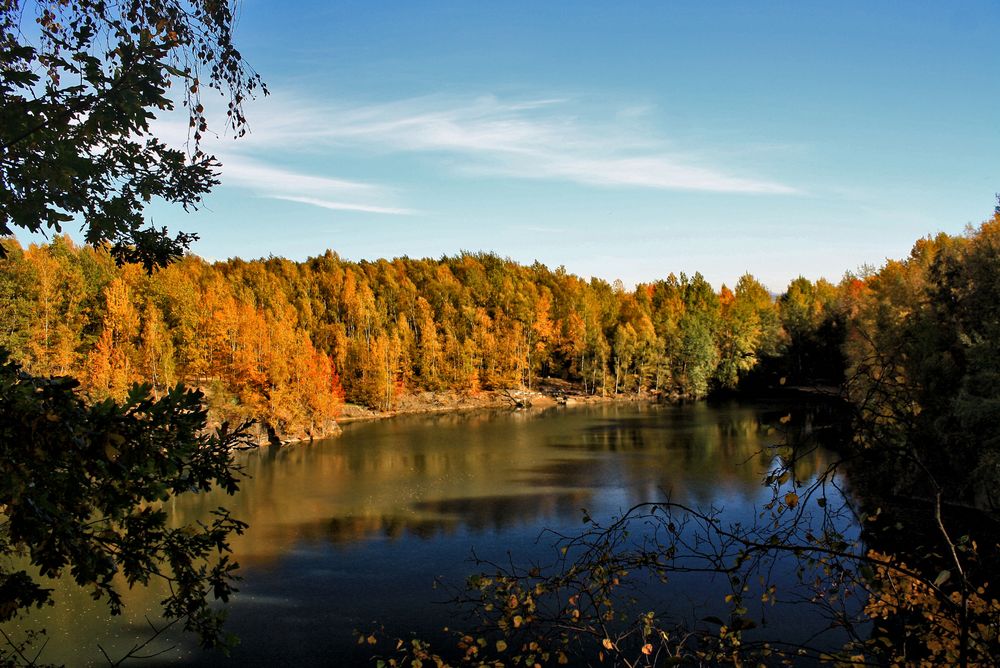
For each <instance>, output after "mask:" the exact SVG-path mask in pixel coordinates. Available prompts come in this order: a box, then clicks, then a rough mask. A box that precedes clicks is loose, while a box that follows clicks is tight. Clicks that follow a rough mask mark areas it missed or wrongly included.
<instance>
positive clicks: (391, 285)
mask: <svg viewBox="0 0 1000 668" xmlns="http://www.w3.org/2000/svg"><path fill="white" fill-rule="evenodd" d="M3 243H4V246H5V248H6V249H7V257H6V259H4V260H2V261H0V310H2V311H3V312H4V313H5V314H6V317H5V324H4V327H3V331H2V332H0V347H4V348H6V349H8V350H10V351H11V354H12V356H13V358H14V359H15V360H17V361H18V362H19V363H21V364H22V365H23V366H24V368H25V369H26V370H27V371H28V372H30V373H32V374H35V375H73V376H75V377H78V378H80V379H81V380H82V382H83V384H84V387H85V388H86V389H87V390H88V392H89V393H90V394H91V396H92V397H94V398H95V399H102V398H106V397H111V398H117V399H120V398H122V397H124V396H125V394H126V393H127V391H128V389H129V387H130V386H131V385H132V383H135V382H143V383H149V384H150V385H151V386H152V388H153V391H154V392H157V393H162V392H163V391H165V390H166V388H168V387H171V386H172V385H173V384H175V383H177V382H179V381H182V382H184V383H187V384H189V385H194V386H198V387H202V388H204V389H205V390H206V391H207V394H208V396H209V397H210V400H211V401H212V407H213V408H214V409H215V410H216V412H217V413H219V414H220V415H221V416H225V417H254V418H260V419H262V420H265V421H267V422H269V423H271V424H273V425H274V426H275V427H276V428H279V429H281V430H283V431H286V432H289V431H300V432H303V431H304V432H306V433H309V434H322V433H323V432H324V429H325V426H326V425H328V424H329V422H330V421H331V420H332V419H333V418H335V416H336V415H337V411H338V406H339V403H340V401H341V400H342V399H346V400H347V401H350V402H354V403H359V404H363V405H365V406H368V407H371V408H373V409H377V410H391V409H393V408H394V406H395V405H396V402H397V401H398V399H399V397H400V396H402V395H403V394H405V393H413V392H421V391H456V392H461V393H477V392H480V391H484V390H503V389H512V388H528V389H532V388H534V387H536V386H537V384H538V382H539V381H540V380H541V379H544V378H547V377H557V378H561V379H564V380H568V381H571V382H574V383H576V384H578V385H579V387H580V388H581V389H582V391H584V392H586V393H589V394H600V395H649V394H656V395H662V396H669V397H702V396H705V395H706V394H708V393H709V392H710V391H713V390H728V389H733V388H736V387H737V385H738V384H739V383H740V381H741V380H742V379H745V378H747V377H748V376H750V375H752V374H753V373H754V372H755V370H759V369H760V368H761V367H762V364H761V363H762V361H764V360H772V363H771V365H770V366H769V367H768V368H769V369H770V370H771V371H772V372H773V374H778V375H782V376H783V377H787V379H789V380H797V379H802V378H805V377H806V376H807V375H808V374H809V373H811V372H813V371H816V370H817V369H821V367H822V364H820V362H819V361H818V360H817V359H815V358H817V356H818V355H819V353H818V352H817V351H818V350H819V349H820V348H821V347H822V346H821V345H820V344H819V343H818V341H819V339H818V338H817V337H820V338H821V337H822V332H823V328H824V327H827V328H829V327H831V323H833V325H832V326H833V328H834V329H836V326H837V319H838V317H839V316H838V308H839V300H840V299H841V296H842V294H843V293H844V288H842V287H841V286H835V285H833V284H831V283H829V282H827V281H824V280H820V281H817V282H815V283H813V282H811V281H809V280H807V279H804V278H799V279H796V280H795V281H793V282H792V283H791V285H789V287H788V290H787V291H786V292H785V293H784V294H783V295H782V296H780V297H779V298H777V299H776V298H774V297H773V296H772V295H771V294H770V293H769V292H768V290H767V289H766V288H765V287H764V286H763V285H762V284H761V283H760V282H759V281H758V280H756V279H755V278H754V277H753V276H751V275H749V274H747V275H745V276H743V277H742V278H740V279H739V281H738V282H737V283H736V285H735V287H734V288H733V289H729V288H728V287H725V286H723V287H722V288H721V289H720V290H718V291H716V290H715V289H714V288H713V287H712V286H711V285H710V284H709V283H708V282H707V281H706V280H705V279H704V278H703V277H702V276H701V275H700V274H695V275H694V276H692V277H689V276H686V275H685V274H680V275H679V276H677V275H674V274H670V275H669V276H668V277H667V278H666V279H664V280H659V281H655V282H652V283H647V284H641V285H638V286H636V287H635V289H633V290H626V289H625V287H624V286H623V285H622V284H621V282H620V281H615V282H614V283H608V282H607V281H604V280H601V279H596V278H592V279H590V280H585V279H583V278H580V277H578V276H575V275H572V274H568V273H567V272H566V271H565V270H563V269H562V268H558V269H556V270H550V269H549V268H548V267H546V266H544V265H542V264H539V263H537V262H536V263H535V264H533V265H531V266H525V265H521V264H518V263H516V262H513V261H511V260H509V259H504V258H501V257H498V256H496V255H493V254H488V253H475V254H473V253H462V254H460V255H457V256H454V257H444V258H442V259H440V260H432V259H419V260H418V259H410V258H397V259H394V260H391V261H390V260H378V261H374V262H368V261H362V262H348V261H345V260H342V259H341V258H339V257H338V256H337V255H336V253H333V252H331V251H327V252H326V253H325V254H324V255H321V256H319V257H314V258H310V259H309V260H307V261H305V262H292V261H290V260H286V259H282V258H269V259H266V260H255V261H243V260H239V259H232V260H228V261H226V262H217V263H211V264H210V263H208V262H205V261H204V260H201V259H199V258H197V257H195V256H191V255H189V256H186V257H185V258H183V259H181V260H179V261H178V262H176V263H174V264H172V265H169V266H167V267H164V268H162V269H159V270H157V271H155V272H153V273H147V272H146V271H145V270H144V269H143V268H142V267H141V266H139V265H135V264H125V265H119V264H117V263H116V262H115V260H114V259H113V257H112V256H111V254H109V252H108V250H107V248H106V247H92V246H77V245H75V244H74V243H73V242H72V241H71V240H70V239H69V238H68V237H66V236H56V237H54V238H53V239H52V241H51V242H50V243H48V244H43V245H34V244H33V245H30V246H28V247H27V248H22V247H21V246H20V245H19V244H18V243H17V242H16V241H14V240H11V239H8V240H5V241H3ZM786 356H787V357H788V360H789V363H788V364H777V363H776V362H775V360H777V359H779V358H784V357H786ZM820 356H821V355H820ZM814 375H815V374H814ZM827 375H829V376H831V378H833V379H834V380H836V378H835V376H836V371H835V370H834V371H832V372H830V373H829V374H827Z"/></svg>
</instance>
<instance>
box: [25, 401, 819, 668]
mask: <svg viewBox="0 0 1000 668" xmlns="http://www.w3.org/2000/svg"><path fill="white" fill-rule="evenodd" d="M801 410H802V409H801V406H791V405H789V404H787V403H782V402H770V403H760V402H758V403H736V402H732V403H723V404H715V405H710V404H706V403H692V404H688V405H681V406H666V405H647V404H606V405H599V406H583V407H568V408H554V409H546V410H541V411H539V410H527V411H477V412H466V413H450V414H438V415H433V416H409V417H399V418H395V419H392V420H385V421H378V422H368V423H354V424H349V425H346V426H345V429H344V433H343V435H342V436H341V437H340V438H338V439H334V440H329V441H321V442H315V443H311V444H310V443H301V444H296V445H292V446H287V447H284V448H265V449H260V450H257V451H252V452H248V453H243V454H241V456H240V460H241V463H242V465H243V466H244V468H245V470H246V473H247V474H248V477H247V479H246V480H245V481H244V482H243V484H242V489H241V491H240V492H239V494H237V495H236V496H235V497H227V496H226V495H225V494H221V493H219V494H208V495H203V496H200V497H195V498H191V499H186V498H179V499H177V500H175V501H174V502H173V503H172V505H171V512H172V513H173V517H174V518H176V521H178V522H190V521H193V520H196V519H197V518H199V517H203V516H205V515H206V514H207V513H208V512H209V511H210V510H211V509H212V508H215V507H217V506H219V505H225V506H226V507H228V508H230V509H231V510H232V511H233V514H234V516H236V517H238V518H240V519H243V520H244V521H247V522H248V523H249V524H250V529H249V531H248V532H247V533H246V535H244V536H240V537H236V538H235V539H234V541H233V549H234V553H235V557H236V559H237V560H238V561H239V562H240V564H241V575H242V577H243V581H242V582H241V583H240V587H239V588H240V593H239V594H238V595H237V596H236V597H235V598H234V599H233V600H232V601H231V603H230V604H229V606H228V609H229V619H228V622H227V625H226V629H227V631H229V632H232V633H234V634H235V635H237V636H239V638H240V644H239V645H238V646H237V647H236V648H235V649H234V650H233V651H232V653H231V654H230V656H228V657H226V656H224V655H222V654H220V653H218V652H206V651H203V650H200V649H199V648H198V647H197V643H196V639H194V638H192V637H187V636H184V635H182V634H173V633H172V632H171V633H168V634H164V636H161V637H160V638H157V639H156V641H155V642H154V643H152V644H151V645H150V647H149V648H147V649H146V651H145V653H152V652H155V651H159V650H162V649H166V648H169V647H173V649H171V650H170V651H169V652H167V653H165V654H163V655H161V656H158V657H156V658H155V659H153V660H148V661H146V662H145V665H161V664H163V665H166V664H170V665H197V666H210V665H211V666H251V665H253V666H257V665H259V666H265V665H278V664H287V665H296V666H321V665H362V664H364V663H365V658H366V657H367V654H366V653H364V650H365V648H359V647H358V646H357V644H356V642H355V637H354V635H353V631H355V630H361V631H365V632H367V631H370V630H372V629H374V628H376V627H377V626H378V625H381V626H384V628H385V633H386V634H387V635H389V636H401V637H407V636H409V635H410V634H411V633H416V634H417V635H418V636H421V637H425V638H437V637H439V636H440V632H441V629H442V628H443V627H445V626H449V627H452V628H455V627H460V626H461V619H459V618H457V617H456V611H455V609H454V608H453V607H450V606H449V605H448V604H447V603H445V602H444V601H445V600H446V599H447V598H448V597H449V594H448V587H458V586H461V584H462V583H463V582H464V581H465V578H466V577H467V576H468V575H470V574H472V573H473V572H475V571H476V570H477V568H476V566H475V564H474V563H472V561H471V556H472V554H473V551H475V554H477V555H479V556H480V557H483V558H489V559H494V560H499V561H507V560H508V559H509V560H514V561H516V562H518V563H529V562H533V563H539V564H543V565H544V564H551V563H553V562H554V561H555V560H556V558H557V549H556V548H555V547H554V543H555V538H554V536H553V534H551V533H549V532H550V531H552V532H557V533H562V534H575V533H578V532H580V531H581V530H582V529H583V528H584V525H583V524H582V522H581V518H582V516H583V511H582V509H587V511H588V512H589V514H590V515H591V516H592V517H594V518H595V519H599V520H605V519H608V518H611V517H614V516H619V515H621V513H623V512H624V511H626V510H627V509H628V508H630V507H631V506H632V505H634V504H636V503H640V502H643V501H651V500H654V501H655V500H662V499H664V498H666V496H667V495H669V497H670V499H671V500H673V501H676V502H681V503H684V504H687V505H690V506H693V507H697V508H701V509H708V508H716V509H721V513H722V519H723V520H724V521H727V522H734V521H739V522H747V523H749V522H752V521H753V519H754V518H755V517H757V515H758V513H759V512H760V509H761V507H762V506H763V504H765V503H767V502H768V501H769V500H770V499H771V498H772V492H771V490H770V489H768V488H765V487H763V486H762V485H761V480H762V478H763V476H764V475H765V474H766V472H767V471H768V470H769V469H771V468H772V467H773V466H774V465H775V462H776V458H777V457H778V456H779V450H778V449H776V446H778V445H780V444H781V443H782V442H783V440H784V436H783V430H784V429H785V428H786V427H787V425H788V424H789V419H788V417H787V416H789V415H790V414H793V413H795V412H796V411H799V412H801ZM796 421H798V420H796ZM796 421H793V423H794V422H796ZM830 460H831V455H829V454H828V453H827V452H826V451H825V450H823V449H813V450H811V451H810V452H809V453H808V454H806V455H805V456H803V457H801V458H800V459H798V460H797V461H796V464H795V471H794V474H795V476H796V477H797V478H798V479H800V480H803V481H808V480H810V479H811V478H812V477H814V476H816V475H817V474H818V473H820V472H821V471H824V470H825V469H826V467H827V465H828V463H829V461H830ZM787 567H788V569H789V572H788V574H787V575H781V574H778V576H777V577H778V579H781V578H783V577H784V578H791V577H792V572H793V571H794V564H788V565H787ZM435 581H439V582H440V583H441V584H442V585H443V586H442V587H438V588H435V586H434V583H435ZM724 584H725V583H724V582H718V581H713V580H711V579H706V578H704V577H703V576H699V577H693V576H691V577H682V578H677V579H675V580H672V581H671V582H670V584H669V585H667V586H666V587H661V586H654V585H650V586H649V588H648V590H646V591H645V595H646V597H647V598H649V599H650V600H653V601H654V602H656V604H657V605H659V606H660V607H661V609H662V610H665V611H667V612H668V613H669V614H670V615H671V616H673V617H675V618H677V619H679V620H691V621H697V620H698V619H701V618H704V617H705V616H707V615H720V616H721V615H723V614H725V611H726V608H725V605H724V603H723V597H724V594H725V591H726V589H725V586H724ZM59 589H60V591H59V592H58V593H57V600H58V604H57V606H56V607H54V608H49V609H46V610H44V611H42V612H41V613H39V614H37V615H34V616H33V618H32V623H35V624H40V625H44V626H46V627H47V628H48V629H49V636H51V638H50V640H49V642H48V645H47V646H46V647H45V650H44V652H43V654H42V655H41V657H40V660H41V661H48V662H54V663H65V664H67V665H88V664H91V663H92V664H94V665H102V664H106V662H105V661H104V659H103V657H102V656H101V654H100V650H99V649H98V644H100V645H101V646H102V647H104V648H105V649H106V650H107V651H108V654H109V655H111V656H112V657H115V656H121V655H122V654H124V653H125V652H126V651H127V650H128V649H129V647H130V646H132V645H133V644H134V643H135V642H137V641H141V640H142V639H144V638H146V637H148V636H149V635H150V630H149V626H148V622H147V621H146V619H145V617H146V616H147V615H148V616H150V619H151V620H152V621H153V622H154V623H156V619H155V613H156V610H157V609H158V605H157V602H158V600H159V594H158V593H157V592H156V591H150V590H145V589H135V590H131V591H128V592H126V594H125V600H126V604H127V617H126V618H125V619H118V620H115V621H113V622H108V621H107V620H106V617H107V615H106V613H105V611H104V607H103V604H101V603H94V602H93V601H90V600H89V597H88V596H87V594H86V592H80V591H77V590H73V589H71V588H64V587H60V588H59ZM753 612H754V611H751V614H753ZM766 615H767V618H768V627H767V628H766V630H765V632H766V633H769V634H772V635H774V636H778V637H799V636H802V639H804V638H805V637H806V636H807V634H810V633H811V631H809V630H806V629H805V628H804V624H803V620H804V619H806V618H805V617H803V612H802V611H801V610H799V609H795V608H794V607H793V608H792V609H788V610H786V609H784V608H782V607H780V606H778V607H775V608H774V609H773V610H768V611H766ZM807 616H808V615H807ZM819 621H820V622H821V621H822V620H819Z"/></svg>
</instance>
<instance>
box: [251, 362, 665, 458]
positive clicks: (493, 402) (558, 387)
mask: <svg viewBox="0 0 1000 668" xmlns="http://www.w3.org/2000/svg"><path fill="white" fill-rule="evenodd" d="M660 399H661V397H660V396H659V395H655V394H642V395H640V396H636V395H627V396H625V395H619V396H612V395H604V396H602V395H592V394H587V393H586V392H584V390H583V388H582V387H581V386H579V385H577V384H575V383H570V382H568V381H563V380H559V379H545V380H543V381H540V382H539V383H538V385H537V386H536V387H534V388H532V389H517V390H483V391H480V392H476V393H474V394H465V393H462V392H456V391H453V390H452V391H443V392H430V391H423V392H414V393H412V394H404V395H401V396H399V397H397V399H396V405H395V406H394V407H393V409H392V410H389V411H376V410H372V409H370V408H367V407H365V406H360V405H357V404H344V405H343V406H342V407H341V411H340V415H339V416H338V417H337V419H336V421H332V420H331V421H330V423H329V424H325V425H314V426H313V428H312V429H309V430H304V431H303V432H301V433H295V434H284V433H280V432H277V431H276V430H275V429H274V428H273V427H271V426H270V425H267V424H262V423H260V422H258V423H256V424H255V425H254V427H253V430H254V437H255V438H256V440H257V443H258V445H261V446H263V445H289V444H292V443H300V442H303V441H313V440H319V439H323V438H332V437H336V436H337V435H339V434H340V431H341V430H340V426H339V425H341V424H345V423H349V422H358V421H362V420H384V419H387V418H392V417H396V416H399V415H419V414H424V413H444V412H452V411H465V410H482V409H490V408H510V409H522V408H548V407H552V406H573V405H582V404H599V403H609V402H616V401H657V400H660Z"/></svg>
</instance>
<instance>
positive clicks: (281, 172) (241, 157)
mask: <svg viewBox="0 0 1000 668" xmlns="http://www.w3.org/2000/svg"><path fill="white" fill-rule="evenodd" d="M295 118H296V117H295V115H294V114H291V115H281V116H273V115H265V114H261V115H260V120H261V125H262V129H263V132H261V133H260V134H259V135H256V136H255V135H252V134H251V135H248V136H247V137H245V138H243V139H240V140H239V141H236V142H234V141H231V140H230V139H228V138H227V137H226V136H224V134H220V135H219V136H213V135H211V134H209V135H208V136H207V137H206V138H205V139H204V140H203V141H202V149H203V150H205V151H206V152H208V153H211V154H214V155H215V156H216V158H217V159H218V160H219V162H220V163H221V165H222V170H221V171H222V182H223V185H224V186H235V187H237V188H242V189H245V190H249V191H250V192H251V193H253V194H254V195H255V196H257V197H263V198H267V199H277V200H285V201H290V202H298V203H300V204H307V205H310V206H315V207H319V208H322V209H328V210H334V211H355V212H361V213H373V214H383V215H397V216H398V215H411V214H415V213H418V212H417V211H414V210H413V209H407V208H402V207H398V206H396V205H395V203H394V199H395V197H394V193H393V192H392V190H391V189H390V188H387V187H385V186H383V185H380V184H375V183H367V182H363V181H357V180H352V179H344V178H338V177H335V176H329V175H325V174H316V173H308V172H306V171H305V170H302V169H289V168H286V167H282V166H279V165H278V164H277V163H276V161H275V160H274V158H275V157H277V158H286V159H285V160H283V161H282V162H294V158H295V156H294V155H293V156H288V155H287V151H284V150H278V149H276V147H275V146H274V144H273V140H274V139H275V138H276V137H281V136H286V137H287V136H288V135H289V133H290V131H291V130H292V129H293V128H294V127H295V126H294V120H295ZM299 120H301V121H303V122H304V123H305V122H306V121H308V120H315V119H312V118H308V119H307V118H305V117H300V118H299ZM290 122H291V123H292V125H287V124H288V123H290ZM211 127H214V128H217V129H218V128H222V127H224V123H223V122H221V121H218V122H217V123H216V124H214V125H212V126H211ZM255 127H256V126H255ZM303 127H308V126H307V125H304V126H303ZM156 132H157V135H158V136H159V137H161V138H163V139H164V141H166V142H167V143H168V144H171V145H173V146H184V145H186V142H188V141H189V137H188V131H187V127H186V125H182V124H181V123H179V122H178V121H177V120H176V119H170V120H161V121H158V122H157V124H156ZM306 138H307V137H306V136H305V135H303V136H302V137H301V140H302V141H305V140H306ZM262 139H263V141H262ZM288 147H289V148H293V149H294V148H297V147H298V148H299V149H301V146H300V145H299V142H298V141H290V142H289V145H288ZM289 158H290V159H289Z"/></svg>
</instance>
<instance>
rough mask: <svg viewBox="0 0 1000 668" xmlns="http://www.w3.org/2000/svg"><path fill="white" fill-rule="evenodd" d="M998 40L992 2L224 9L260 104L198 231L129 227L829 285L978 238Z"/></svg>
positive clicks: (288, 250)
mask: <svg viewBox="0 0 1000 668" xmlns="http://www.w3.org/2000/svg"><path fill="white" fill-rule="evenodd" d="M998 34H1000V3H997V2H992V1H990V2H981V3H976V2H956V3H916V2H907V3H902V2H899V3H896V2H863V3H843V2H837V3H830V2H824V3H806V2H800V3H773V4H771V3H734V4H719V3H701V2H692V3H672V2H626V3H620V2H601V3H596V2H594V3H590V2H549V1H547V2H538V1H535V2H513V1H505V2H464V1H463V2H427V3H424V2H391V3H390V2H370V1H369V2H334V3H330V2H312V1H310V2H296V3H279V2H273V1H265V0H246V2H244V3H243V5H242V9H241V15H240V21H239V26H238V32H237V36H238V40H239V44H240V47H241V50H242V52H243V54H244V56H245V57H246V59H247V60H248V62H250V63H251V64H252V65H253V66H254V67H255V68H256V69H257V70H258V71H259V72H260V73H261V74H262V75H263V77H264V78H265V80H266V81H267V82H268V85H269V86H270V88H271V90H272V95H271V96H270V97H268V98H265V99H258V100H257V101H256V102H254V103H252V104H250V105H249V107H248V112H249V117H250V121H251V130H252V134H251V135H250V136H249V137H248V138H245V139H243V140H240V141H236V142H233V141H231V140H222V139H220V140H218V141H214V140H213V141H211V142H209V144H208V149H209V150H210V151H214V152H216V153H217V154H218V155H219V156H220V158H221V159H222V161H223V163H224V168H223V185H222V186H221V187H220V188H218V189H217V190H216V192H214V193H213V194H212V195H211V196H210V197H209V198H208V199H207V202H206V207H205V208H204V209H203V210H202V211H200V212H198V213H197V214H195V215H189V214H184V213H183V212H181V211H180V210H175V209H168V208H165V207H154V208H153V209H152V210H151V213H152V217H153V220H154V222H155V223H156V224H157V225H168V226H169V227H171V228H172V229H184V230H188V231H195V232H197V233H199V234H200V235H201V241H199V242H198V243H197V244H196V245H195V246H194V248H193V250H194V251H195V252H196V253H198V254H200V255H202V256H204V257H207V258H210V259H223V258H226V257H230V256H241V257H244V258H253V257H261V256H268V255H272V254H273V255H283V256H286V257H291V258H293V259H304V258H305V257H307V256H310V255H317V254H320V253H322V252H323V251H324V250H325V249H327V248H331V249H333V250H335V251H337V252H338V253H339V254H340V255H341V256H342V257H345V258H349V259H355V260H357V259H362V258H368V259H374V258H378V257H394V256H399V255H408V256H411V257H425V256H430V257H439V256H441V255H443V254H454V253H457V252H459V251H461V250H463V249H465V250H474V251H475V250H488V251H494V252H496V253H498V254H500V255H503V256H510V257H512V258H514V259H516V260H518V261H522V262H532V261H534V260H536V259H537V260H539V261H541V262H543V263H545V264H548V265H549V266H551V267H556V266H558V265H564V266H565V267H566V268H567V269H568V270H569V271H571V272H574V273H578V274H582V275H585V276H591V275H596V276H600V277H603V278H606V279H609V280H612V279H614V278H621V279H622V280H624V281H625V282H626V284H633V283H636V282H640V281H648V280H653V279H656V278H660V277H664V276H666V275H667V274H668V273H670V272H681V271H685V272H687V273H689V274H690V273H693V272H695V271H701V272H702V273H703V274H704V275H705V276H706V277H707V278H708V279H709V280H710V281H712V282H713V284H715V285H716V286H719V285H720V284H722V283H727V284H729V285H732V284H733V283H734V282H735V280H736V278H738V277H739V276H740V275H741V274H743V273H744V272H746V271H749V272H751V273H753V274H754V275H755V276H757V277H758V278H760V279H761V280H763V281H764V282H765V284H767V285H768V286H769V287H770V288H771V289H773V290H776V291H780V290H781V289H783V288H784V286H785V285H786V284H787V282H788V281H789V280H790V279H792V278H794V277H795V276H798V275H800V274H802V275H805V276H807V277H809V278H818V277H820V276H825V277H827V278H830V279H832V280H837V279H839V278H840V276H841V275H842V274H843V273H844V271H845V270H848V269H855V268H857V267H858V266H860V265H862V264H864V263H870V264H875V265H878V264H880V263H881V262H883V261H884V260H885V258H887V257H894V258H895V257H902V256H904V255H905V254H906V253H907V252H908V250H909V248H910V246H911V245H912V243H913V241H914V240H915V239H917V238H918V237H920V236H924V235H926V234H929V233H934V232H937V231H946V232H950V233H958V232H961V230H962V229H963V227H964V226H965V225H966V224H969V223H973V224H976V223H978V222H980V221H982V220H983V219H985V218H986V217H987V216H988V214H990V213H992V207H993V206H994V204H995V202H994V193H995V192H997V191H1000V51H998V50H997V48H996V40H997V35H998ZM212 102H213V100H212V99H211V98H209V99H208V100H206V106H209V107H210V108H211V104H212ZM217 106H222V107H223V108H224V105H221V104H220V105H217Z"/></svg>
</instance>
